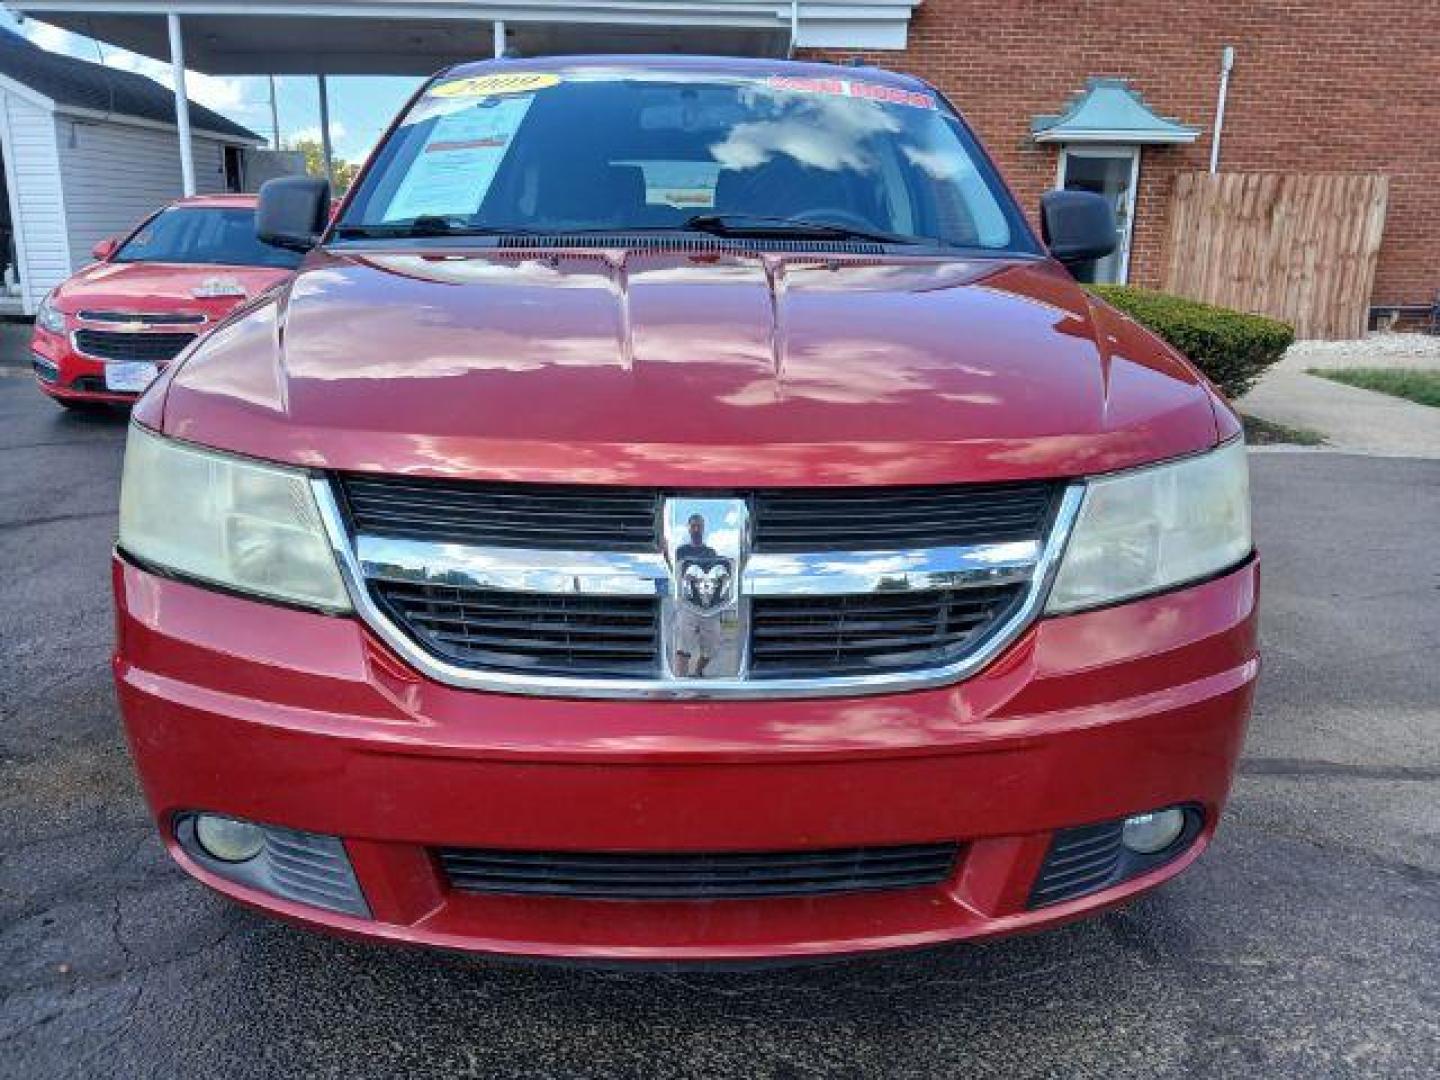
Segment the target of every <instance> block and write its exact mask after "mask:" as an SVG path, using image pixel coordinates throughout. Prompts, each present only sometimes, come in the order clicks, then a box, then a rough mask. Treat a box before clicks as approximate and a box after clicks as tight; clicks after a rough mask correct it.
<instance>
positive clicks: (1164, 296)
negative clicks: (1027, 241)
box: [1088, 285, 1295, 398]
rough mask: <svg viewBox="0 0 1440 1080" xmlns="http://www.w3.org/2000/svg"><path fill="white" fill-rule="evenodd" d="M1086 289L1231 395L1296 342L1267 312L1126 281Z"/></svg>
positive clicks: (1251, 382) (1249, 384) (1291, 332)
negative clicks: (1207, 301)
mask: <svg viewBox="0 0 1440 1080" xmlns="http://www.w3.org/2000/svg"><path fill="white" fill-rule="evenodd" d="M1088 288H1089V289H1090V290H1091V291H1092V292H1093V293H1095V295H1096V296H1098V297H1100V299H1102V300H1104V301H1105V302H1106V303H1107V304H1110V305H1111V306H1113V307H1116V308H1118V309H1119V310H1121V311H1123V312H1124V313H1125V314H1126V315H1129V316H1130V317H1131V318H1132V319H1134V320H1135V321H1136V322H1138V323H1140V324H1141V325H1142V326H1145V327H1146V328H1148V329H1149V330H1151V331H1152V332H1154V333H1156V334H1158V335H1159V336H1160V337H1162V338H1164V339H1165V340H1166V341H1168V342H1169V343H1170V344H1171V345H1173V346H1174V347H1175V348H1176V349H1178V350H1179V351H1180V352H1182V353H1184V354H1185V356H1187V357H1188V358H1189V359H1190V362H1191V363H1192V364H1194V365H1195V366H1196V367H1198V368H1199V369H1200V370H1201V371H1203V372H1204V373H1205V374H1206V376H1208V377H1209V379H1210V381H1211V382H1213V383H1214V384H1215V385H1216V386H1218V387H1219V388H1220V391H1221V393H1223V394H1224V395H1225V396H1226V397H1229V398H1238V397H1239V396H1240V395H1241V394H1243V393H1245V391H1246V390H1249V389H1250V387H1252V386H1254V385H1255V381H1256V380H1257V379H1259V378H1260V376H1261V375H1262V374H1264V372H1265V370H1266V369H1267V368H1269V367H1270V366H1271V365H1272V364H1274V363H1275V362H1276V361H1277V360H1279V359H1280V357H1281V356H1283V355H1284V354H1285V350H1286V349H1287V348H1289V347H1290V343H1291V342H1293V341H1294V340H1295V331H1294V329H1293V328H1292V327H1290V326H1289V325H1288V324H1286V323H1283V322H1279V321H1278V320H1276V319H1267V318H1265V317H1264V316H1263V315H1247V314H1245V313H1244V312H1240V311H1231V310H1230V309H1229V308H1222V307H1216V306H1215V305H1214V304H1202V303H1200V302H1199V301H1197V300H1186V299H1185V298H1184V297H1182V296H1171V295H1169V294H1168V293H1161V292H1153V291H1151V290H1150V289H1136V288H1132V287H1130V286H1128V285H1091V286H1088Z"/></svg>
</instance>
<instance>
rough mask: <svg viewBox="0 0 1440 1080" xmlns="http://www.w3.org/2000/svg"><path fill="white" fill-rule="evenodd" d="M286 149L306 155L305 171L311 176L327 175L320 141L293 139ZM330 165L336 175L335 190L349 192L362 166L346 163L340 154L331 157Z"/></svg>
mask: <svg viewBox="0 0 1440 1080" xmlns="http://www.w3.org/2000/svg"><path fill="white" fill-rule="evenodd" d="M285 149H286V150H298V151H300V153H302V154H304V155H305V171H306V172H307V173H309V174H310V175H311V176H322V177H323V176H324V175H325V148H324V147H323V146H322V145H321V144H320V140H319V139H291V140H289V141H287V142H286V143H285ZM330 165H331V169H332V170H333V172H334V175H335V190H336V191H337V192H339V191H346V190H348V189H349V187H350V185H351V184H352V183H354V181H355V174H356V173H358V172H359V171H360V166H359V165H357V164H356V163H355V162H353V161H346V160H345V159H344V158H342V157H340V156H339V155H338V154H335V155H331V158H330Z"/></svg>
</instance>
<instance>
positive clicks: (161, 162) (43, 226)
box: [0, 32, 262, 315]
mask: <svg viewBox="0 0 1440 1080" xmlns="http://www.w3.org/2000/svg"><path fill="white" fill-rule="evenodd" d="M174 115H175V103H174V98H173V97H172V95H171V94H170V91H168V90H166V89H165V88H164V87H162V86H160V85H159V84H158V83H156V82H154V81H153V80H151V79H147V78H146V77H145V76H143V75H137V74H134V73H132V72H127V71H117V70H115V69H112V68H106V67H102V66H100V65H99V64H90V63H86V62H85V61H83V60H77V59H75V58H73V57H69V56H61V55H59V54H56V53H49V52H45V51H44V50H42V49H39V48H37V47H35V46H34V45H32V44H30V42H28V41H27V40H25V39H24V38H22V37H19V36H18V35H14V34H9V33H3V32H0V157H3V159H4V173H3V186H4V191H3V193H0V195H3V197H0V262H3V264H4V266H3V282H4V285H3V289H0V309H8V310H10V311H12V312H23V313H24V314H26V315H33V314H34V312H35V307H36V305H38V304H39V303H40V300H41V299H42V298H43V297H44V296H45V294H46V293H47V292H48V291H49V290H50V289H51V288H53V287H54V286H55V285H57V284H58V283H60V282H61V281H63V280H65V278H67V277H69V276H70V275H71V274H72V273H73V272H74V271H76V270H78V269H79V268H80V267H82V266H84V265H85V264H86V263H87V262H89V261H90V249H91V248H92V247H93V246H94V245H95V243H96V242H97V241H99V240H103V239H104V238H105V237H107V236H113V235H115V234H117V233H123V232H126V231H128V230H129V229H130V228H131V227H132V226H133V225H135V224H136V223H137V222H138V221H139V220H140V219H141V218H143V217H145V216H146V215H147V214H149V213H151V212H152V211H154V210H156V209H157V208H159V207H160V206H163V205H164V204H165V203H167V202H169V201H170V200H172V199H175V198H178V197H179V196H180V194H181V176H180V151H179V136H178V135H177V133H176V129H175V124H174V119H173V118H174ZM191 120H192V124H193V132H192V134H193V139H192V142H193V146H194V153H195V181H196V188H197V190H198V191H199V192H200V193H202V194H203V193H213V192H222V191H239V190H242V189H243V186H244V169H245V151H246V150H247V149H248V148H254V147H257V146H259V145H261V142H262V140H261V139H260V138H259V136H257V135H255V133H254V132H251V131H249V130H247V129H245V128H243V127H241V126H240V125H238V124H236V123H234V122H232V121H230V120H227V119H225V118H224V117H222V116H220V115H219V114H218V113H214V112H211V111H210V110H208V109H205V108H202V107H200V106H197V105H192V106H191Z"/></svg>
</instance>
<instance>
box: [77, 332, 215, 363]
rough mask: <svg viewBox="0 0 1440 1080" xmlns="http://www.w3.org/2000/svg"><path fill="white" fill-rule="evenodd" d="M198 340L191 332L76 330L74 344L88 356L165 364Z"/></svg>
mask: <svg viewBox="0 0 1440 1080" xmlns="http://www.w3.org/2000/svg"><path fill="white" fill-rule="evenodd" d="M194 340H195V335H194V334H190V333H173V334H172V333H158V332H157V333H148V332H147V333H130V332H127V331H123V330H89V329H85V330H76V331H75V345H76V346H77V347H78V348H79V350H80V351H81V352H82V353H85V354H86V355H87V356H98V357H100V358H101V359H104V360H118V361H127V362H136V361H148V362H150V363H157V364H163V363H166V362H168V361H170V360H173V359H175V357H176V356H178V355H179V354H180V352H181V351H182V350H183V349H184V348H185V347H186V346H188V345H189V344H190V343H191V342H192V341H194Z"/></svg>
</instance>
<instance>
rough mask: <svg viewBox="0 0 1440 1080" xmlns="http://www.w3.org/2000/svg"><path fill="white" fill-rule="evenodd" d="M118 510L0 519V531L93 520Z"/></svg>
mask: <svg viewBox="0 0 1440 1080" xmlns="http://www.w3.org/2000/svg"><path fill="white" fill-rule="evenodd" d="M118 513H119V511H118V510H115V509H111V510H86V511H85V512H84V513H79V514H51V515H50V516H49V517H33V518H22V519H21V520H19V521H0V532H12V531H15V530H18V529H33V528H35V527H37V526H40V525H58V524H60V523H62V522H66V521H93V520H95V519H97V518H113V517H115V515H116V514H118Z"/></svg>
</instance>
